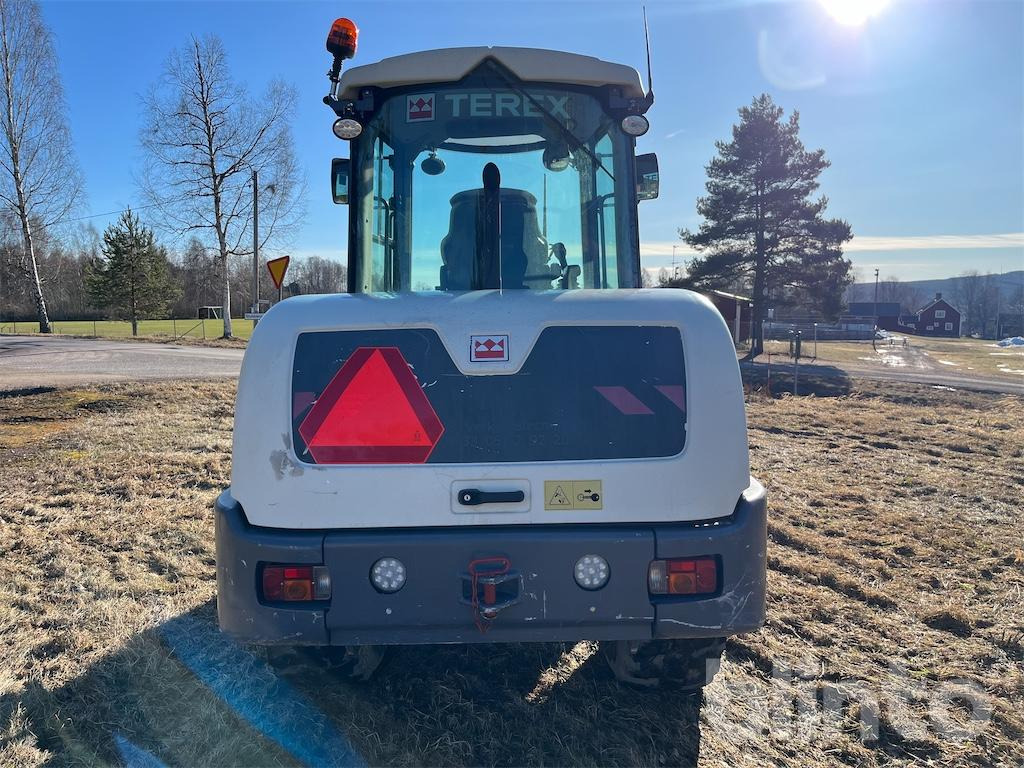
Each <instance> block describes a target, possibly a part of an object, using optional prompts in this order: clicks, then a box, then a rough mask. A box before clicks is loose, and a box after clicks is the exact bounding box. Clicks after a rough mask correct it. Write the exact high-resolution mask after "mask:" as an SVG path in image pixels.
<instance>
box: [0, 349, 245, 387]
mask: <svg viewBox="0 0 1024 768" xmlns="http://www.w3.org/2000/svg"><path fill="white" fill-rule="evenodd" d="M244 352H245V350H242V349H228V348H221V347H200V346H178V345H174V344H151V343H146V342H141V341H140V342H135V341H114V340H108V339H76V338H71V337H67V336H53V337H49V338H48V337H45V336H0V389H18V388H22V387H41V386H67V385H79V384H93V383H99V382H108V381H139V380H143V379H212V378H218V377H225V376H237V375H238V371H239V369H240V368H241V365H242V355H243V354H244Z"/></svg>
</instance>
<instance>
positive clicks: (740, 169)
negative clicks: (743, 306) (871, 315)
mask: <svg viewBox="0 0 1024 768" xmlns="http://www.w3.org/2000/svg"><path fill="white" fill-rule="evenodd" d="M783 114H784V112H783V110H782V108H781V107H778V106H776V105H775V103H774V102H773V101H772V99H771V97H770V96H768V95H767V94H762V95H761V96H759V97H758V98H756V99H754V101H753V102H752V103H751V105H750V106H749V107H743V108H742V109H740V110H739V115H740V122H739V124H738V125H734V126H733V129H732V141H730V142H724V141H719V142H716V143H715V147H716V148H717V150H718V155H717V157H715V158H714V159H713V160H712V161H711V162H710V163H709V164H708V166H707V173H708V181H707V185H706V188H707V192H708V193H707V195H706V196H704V197H701V198H700V199H699V200H698V201H697V212H698V213H699V214H700V215H701V216H702V217H703V218H704V222H703V223H702V224H701V226H700V229H698V230H697V231H696V232H691V231H689V230H685V229H684V230H680V233H679V234H680V236H681V237H682V238H683V239H684V240H686V242H687V243H688V244H689V245H690V246H692V247H693V248H695V249H696V250H697V251H698V252H699V253H700V254H701V255H699V256H698V257H697V258H695V259H693V260H692V261H691V262H690V263H689V264H688V265H687V266H688V275H687V277H686V278H685V279H684V280H682V281H679V283H678V284H682V285H685V286H686V287H692V288H698V289H707V288H727V287H728V288H734V289H736V288H740V287H742V289H744V290H748V291H751V292H752V294H753V304H754V307H753V326H754V327H753V332H752V335H753V344H752V349H751V353H750V356H751V357H754V356H756V355H758V354H760V353H761V351H762V350H763V345H764V340H763V337H762V327H761V326H762V321H763V320H764V317H765V308H766V307H765V305H766V303H767V301H769V300H771V301H772V302H773V303H775V304H777V305H785V304H790V303H797V302H799V303H801V305H802V306H805V307H807V308H809V309H817V310H820V311H821V312H822V314H824V315H826V316H831V317H834V316H836V315H838V314H839V311H840V309H841V307H842V297H843V291H844V290H845V289H846V286H847V285H848V284H849V282H850V280H851V276H850V262H849V261H848V260H847V259H845V258H843V251H842V245H843V243H845V242H846V241H848V240H850V238H851V237H852V236H853V235H852V234H851V231H850V225H849V224H847V223H846V222H845V221H842V220H840V219H826V218H824V217H823V213H824V211H825V208H826V206H827V205H828V199H827V198H826V197H824V196H822V197H819V198H818V199H817V200H812V199H811V195H812V194H813V193H814V192H815V191H816V190H817V189H818V176H819V175H820V174H821V172H822V171H823V170H824V169H825V168H827V167H828V166H829V162H828V161H827V160H826V159H825V152H824V150H821V149H818V150H814V151H808V150H807V149H805V148H804V145H803V142H801V141H800V136H799V132H800V119H799V115H798V113H797V112H793V113H792V114H791V115H790V117H789V119H788V120H783ZM673 282H674V281H673Z"/></svg>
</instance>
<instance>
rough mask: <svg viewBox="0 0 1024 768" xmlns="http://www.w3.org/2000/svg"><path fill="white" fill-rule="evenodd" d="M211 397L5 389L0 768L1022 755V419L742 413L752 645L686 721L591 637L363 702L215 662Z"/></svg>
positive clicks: (899, 411) (459, 652)
mask: <svg viewBox="0 0 1024 768" xmlns="http://www.w3.org/2000/svg"><path fill="white" fill-rule="evenodd" d="M834 391H835V390H834V389H833V392H834ZM233 397H234V384H233V383H229V382H223V383H182V384H148V385H142V386H140V385H131V386H128V385H112V386H108V387H102V388H91V389H80V390H41V391H23V392H14V393H4V394H0V466H2V467H3V470H4V471H3V480H2V481H0V558H2V560H0V562H2V565H3V568H2V577H0V765H4V766H8V765H11V766H36V765H56V766H61V765H109V764H125V765H146V766H149V765H159V764H160V763H163V764H167V765H294V764H300V763H305V764H360V763H365V764H370V765H383V764H387V765H401V766H412V765H508V766H512V765H527V764H528V765H542V764H545V765H547V764H556V765H658V766H664V765H686V764H693V763H694V762H696V761H697V759H698V755H699V764H700V765H702V766H726V765H729V766H737V765H744V766H748V765H749V766H762V765H788V766H805V765H858V766H875V765H890V764H892V765H920V764H926V765H941V766H953V765H1000V766H1001V765H1006V766H1015V767H1016V766H1020V765H1021V764H1022V762H1024V745H1022V742H1024V645H1022V638H1024V599H1022V598H1024V551H1022V541H1021V523H1020V497H1021V494H1022V492H1024V407H1022V402H1021V401H1020V400H1019V399H1016V398H1012V397H999V396H991V395H980V394H978V395H972V394H967V393H964V392H951V391H948V390H946V389H941V388H929V387H918V386H913V385H893V384H868V383H864V384H855V385H854V387H853V389H852V391H848V392H845V393H844V394H842V395H841V396H832V397H825V396H808V397H801V398H791V397H784V398H781V399H775V400H765V399H762V398H760V397H759V395H758V394H757V393H756V392H754V393H752V394H751V402H750V405H749V422H750V441H751V449H752V463H753V469H754V473H755V474H756V475H757V476H758V477H760V478H761V479H762V480H763V481H764V482H765V485H766V486H767V487H768V490H769V494H770V496H769V499H770V523H769V526H770V536H771V542H770V547H769V566H770V573H769V606H768V624H767V626H766V627H765V628H764V629H762V630H761V631H759V632H757V633H756V634H753V635H750V636H747V637H743V638H738V639H733V640H730V642H729V644H728V649H727V656H726V661H725V662H724V664H723V667H722V672H721V673H720V674H719V676H718V677H717V678H716V680H715V682H714V683H713V684H712V685H711V686H710V687H709V688H707V689H706V692H705V695H704V699H703V702H701V701H700V700H699V699H698V700H695V699H693V698H692V697H686V696H681V695H679V694H675V693H673V692H671V691H637V690H633V689H629V688H624V687H621V686H619V685H618V684H616V682H615V681H614V679H613V678H612V676H611V674H610V672H608V671H607V669H606V667H605V665H604V664H603V662H602V661H601V659H600V658H599V656H598V655H597V646H596V644H594V643H579V644H576V645H567V646H563V645H558V644H547V645H517V646H475V647H468V648H466V647H458V646H448V647H422V648H405V649H399V650H397V651H395V652H394V653H393V654H392V658H391V659H390V662H389V664H388V666H386V667H385V668H384V669H382V670H381V672H380V674H379V675H378V677H377V678H375V679H374V681H372V682H371V683H369V684H366V685H354V684H350V683H347V682H343V681H341V680H339V679H336V678H334V677H332V676H331V675H330V674H329V673H328V672H326V671H325V669H324V668H323V667H322V666H319V665H318V664H317V663H316V662H315V661H307V662H305V663H302V664H295V665H293V666H292V667H291V668H290V669H289V670H288V671H287V673H285V674H283V675H282V674H277V673H275V672H274V670H273V668H272V667H271V666H269V665H268V664H267V661H266V657H265V654H263V653H262V652H261V651H259V650H258V649H246V648H239V647H236V646H234V645H232V644H231V643H230V642H228V641H226V640H225V639H224V638H222V637H220V636H219V635H218V634H217V632H216V631H215V615H214V614H215V608H214V592H215V589H214V545H213V516H212V510H211V505H212V503H213V500H214V498H215V496H216V494H217V493H218V492H219V490H220V489H221V488H222V487H223V486H224V485H226V484H227V483H228V477H229V465H230V453H229V452H230V442H231V423H232V409H233ZM158 761H159V762H158Z"/></svg>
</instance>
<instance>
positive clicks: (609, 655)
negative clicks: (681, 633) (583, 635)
mask: <svg viewBox="0 0 1024 768" xmlns="http://www.w3.org/2000/svg"><path fill="white" fill-rule="evenodd" d="M724 650H725V638H724V637H708V638H692V639H686V640H639V641H637V640H616V641H605V642H603V643H601V651H602V653H603V654H604V657H605V660H606V661H607V662H608V666H610V667H611V670H612V673H613V674H614V675H615V679H616V680H618V681H619V682H622V683H626V684H627V685H634V686H638V687H642V688H655V687H660V688H671V689H673V690H677V691H699V690H700V689H701V688H703V687H704V686H705V685H707V684H708V683H710V682H711V681H712V680H713V679H714V677H715V675H716V674H717V673H718V669H719V667H720V666H721V661H722V652H723V651H724Z"/></svg>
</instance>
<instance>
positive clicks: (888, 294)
mask: <svg viewBox="0 0 1024 768" xmlns="http://www.w3.org/2000/svg"><path fill="white" fill-rule="evenodd" d="M878 300H879V301H880V302H886V303H892V304H899V305H900V310H901V311H902V312H908V313H909V312H914V311H916V310H917V309H920V307H921V306H922V297H921V291H920V290H918V289H917V288H915V287H914V286H912V285H909V284H908V283H904V282H902V281H901V280H900V279H899V278H898V277H894V276H890V277H887V278H885V279H884V280H882V281H881V282H880V283H879V284H878Z"/></svg>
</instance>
